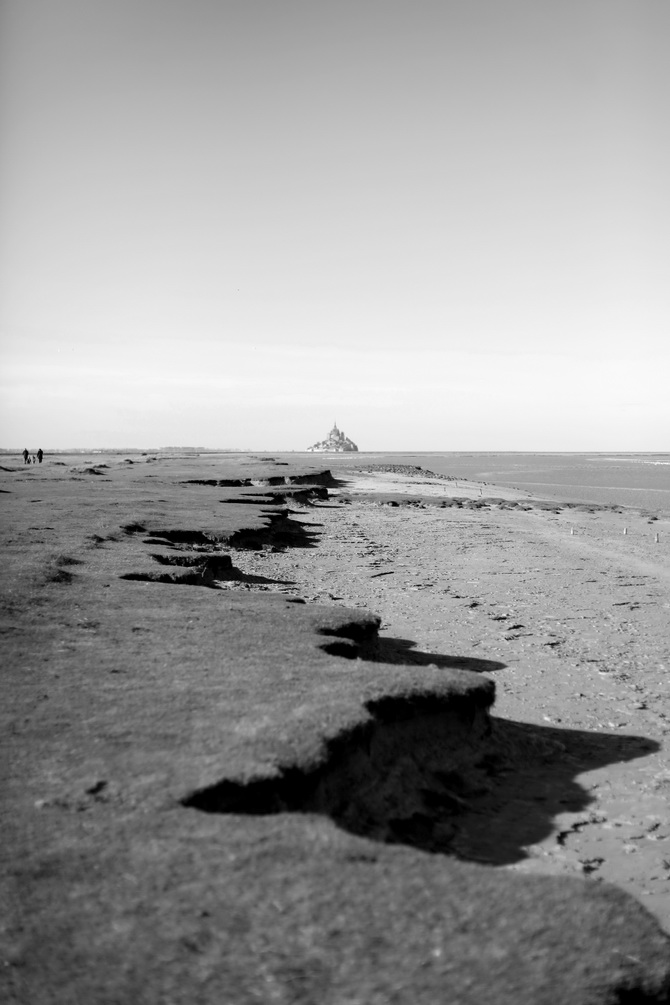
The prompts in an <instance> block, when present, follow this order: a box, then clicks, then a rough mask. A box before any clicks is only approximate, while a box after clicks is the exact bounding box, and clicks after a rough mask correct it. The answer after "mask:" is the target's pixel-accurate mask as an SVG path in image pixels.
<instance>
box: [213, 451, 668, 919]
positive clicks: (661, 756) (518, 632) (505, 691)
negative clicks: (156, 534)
mask: <svg viewBox="0 0 670 1005" xmlns="http://www.w3.org/2000/svg"><path fill="white" fill-rule="evenodd" d="M335 470H338V469H337V468H336V469H335ZM339 476H340V477H341V478H343V479H344V480H345V483H346V484H345V485H344V486H343V487H342V488H341V489H340V490H339V493H338V492H336V493H334V498H338V497H339V499H341V500H344V499H346V500H347V501H348V503H349V504H348V505H345V506H341V507H332V506H330V507H326V506H320V507H319V508H318V510H316V511H314V510H307V509H305V510H304V511H303V512H302V513H301V515H300V519H301V520H304V521H305V523H308V524H312V523H313V524H316V525H319V529H320V533H321V541H320V544H319V547H318V548H317V549H315V550H313V551H310V552H305V553H302V554H301V556H300V560H299V561H296V559H295V556H294V555H292V554H290V553H286V554H283V555H277V554H272V553H266V552H263V553H258V554H256V555H254V556H249V562H250V564H249V569H250V571H252V570H253V571H254V572H261V571H263V572H264V574H266V575H273V576H281V575H286V576H288V577H289V578H290V579H292V580H294V581H295V585H293V586H291V587H282V588H281V589H282V590H285V591H286V592H289V593H291V594H296V595H298V594H299V595H300V596H303V597H306V598H307V599H308V600H309V601H311V602H314V603H319V604H323V603H333V604H342V605H345V606H360V607H363V608H366V609H368V610H371V611H373V612H375V613H377V614H379V615H380V616H381V618H382V629H381V637H382V649H383V655H382V656H381V658H382V659H383V660H384V661H391V660H393V661H397V662H400V663H418V664H420V665H427V664H430V663H434V664H436V665H437V666H454V665H459V660H462V661H464V662H463V663H462V664H461V665H474V664H468V661H476V660H478V659H479V660H481V661H483V662H482V666H485V665H486V662H485V661H497V663H498V664H499V666H498V667H497V668H496V669H495V671H491V670H488V671H486V670H485V671H484V672H487V673H490V675H491V677H492V678H493V679H494V680H495V683H496V704H495V712H494V714H495V715H496V716H497V717H500V718H504V719H508V720H512V721H518V722H527V723H536V724H539V725H543V726H547V727H549V729H548V733H547V735H548V738H549V739H548V757H549V758H550V759H554V758H557V759H558V761H563V760H564V759H566V758H567V760H568V761H570V760H571V759H573V758H577V759H578V760H579V759H580V758H581V759H582V760H583V764H581V767H583V769H584V770H582V771H580V772H579V774H578V776H577V784H576V785H575V786H574V791H572V792H569V793H567V795H566V792H565V791H564V790H563V789H562V788H560V786H557V788H558V789H559V791H558V792H552V791H551V785H552V776H551V774H550V775H549V777H548V778H545V779H543V778H542V777H528V776H525V777H513V778H511V779H510V780H509V784H508V785H507V786H506V787H505V786H504V787H503V789H504V791H503V790H498V791H497V792H496V794H495V796H494V797H493V799H492V800H491V799H490V798H487V799H486V800H484V802H483V803H482V805H481V806H477V807H476V810H475V811H474V812H473V816H472V817H471V818H470V819H469V820H464V821H463V834H462V837H461V838H460V839H459V841H460V847H461V850H462V852H463V854H466V855H467V856H468V857H471V856H474V857H475V858H477V859H478V860H481V861H488V862H492V863H500V864H503V865H505V866H506V867H507V868H510V869H514V870H518V871H523V872H541V873H549V874H577V875H588V876H590V877H591V878H593V879H595V880H599V879H604V880H607V881H609V882H612V883H616V884H618V885H619V886H621V887H622V888H623V889H626V890H628V891H629V892H630V893H632V894H633V895H635V896H636V897H638V898H639V899H640V901H641V902H642V903H644V905H645V906H646V907H647V908H648V909H649V910H650V911H652V912H653V913H654V914H655V915H656V917H657V918H658V919H659V921H660V922H661V924H662V925H663V926H664V927H665V929H666V930H667V931H669V932H670V811H669V810H668V799H669V797H670V750H669V749H668V738H669V737H670V521H669V520H668V519H667V517H664V516H661V517H660V518H659V519H653V518H650V516H649V513H648V512H646V511H645V512H640V511H639V510H636V509H632V508H625V507H616V508H608V507H604V506H598V505H597V504H586V503H585V504H583V505H573V506H569V505H568V504H566V503H565V502H558V503H556V504H555V505H554V506H549V505H548V504H547V502H546V500H542V501H540V500H536V499H534V497H533V496H532V495H531V494H530V493H529V492H525V491H516V490H513V489H504V488H499V487H496V486H492V485H490V484H489V485H487V484H483V483H480V482H475V481H466V480H458V479H457V480H453V481H452V480H449V481H447V480H445V479H443V478H442V479H441V478H431V477H429V476H426V475H425V474H424V473H416V474H409V473H402V472H392V471H384V470H379V471H376V472H375V471H374V469H371V470H370V471H368V472H362V471H350V472H348V473H347V472H344V471H339ZM454 499H461V500H463V505H462V506H454V505H453V500H454ZM492 499H493V500H495V501H491V500H492ZM499 500H504V503H512V504H513V508H506V506H505V504H504V503H503V504H501V502H500V501H499ZM472 504H474V505H476V506H477V507H479V506H481V508H476V509H475V508H472V509H470V508H467V507H468V505H472ZM443 506H444V508H443ZM657 537H658V540H657ZM233 588H239V587H233ZM600 738H603V739H604V740H606V741H607V742H609V743H610V745H611V751H610V753H609V754H608V755H603V754H602V753H599V752H598V750H595V751H591V752H589V749H588V748H589V745H590V744H593V743H595V744H596V747H597V744H598V741H599V739H600ZM576 748H578V749H576ZM604 757H606V760H607V763H604V764H603V763H599V762H600V761H602V760H603V758H604ZM610 757H611V760H610ZM538 804H540V805H541V806H542V808H543V811H544V810H545V809H546V807H547V804H551V805H552V809H553V811H554V814H555V823H554V826H553V828H552V830H551V832H550V833H548V834H546V835H544V836H542V837H541V838H540V839H536V838H537V834H536V833H535V830H534V827H533V823H532V819H533V816H534V807H537V805H538ZM482 812H486V813H487V814H490V815H493V814H494V813H495V815H496V817H497V824H496V827H495V828H494V829H489V830H488V831H487V833H482V828H481V816H480V814H481V813H482ZM519 846H521V847H522V848H523V852H522V854H519V852H518V851H516V852H514V851H512V849H513V848H518V847H519Z"/></svg>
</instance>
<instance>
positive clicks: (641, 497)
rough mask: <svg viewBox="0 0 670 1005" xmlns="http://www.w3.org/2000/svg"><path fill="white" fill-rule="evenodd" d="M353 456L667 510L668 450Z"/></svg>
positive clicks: (545, 493)
mask: <svg viewBox="0 0 670 1005" xmlns="http://www.w3.org/2000/svg"><path fill="white" fill-rule="evenodd" d="M340 456H342V455H340ZM349 457H351V455H349ZM357 458H358V460H359V461H364V460H365V459H369V461H370V462H371V463H374V464H383V463H388V464H415V465H419V466H420V467H422V468H428V469H430V470H431V471H435V472H436V473H437V474H445V475H455V476H456V477H457V478H470V479H473V480H475V481H483V482H488V483H489V484H491V485H504V486H509V487H512V488H518V489H525V490H526V491H528V492H531V493H532V494H533V495H535V496H540V497H542V498H544V499H565V500H571V501H575V502H596V503H616V504H618V505H622V506H635V507H640V508H643V509H648V510H652V511H667V512H670V453H657V454H656V453H655V454H647V453H640V454H633V453H626V454H613V453H583V454H581V453H580V454H577V453H549V454H540V453H464V452H463V453H461V452H444V453H441V452H425V453H423V452H416V453H396V452H393V453H375V454H372V453H369V454H368V453H359V454H358V455H357Z"/></svg>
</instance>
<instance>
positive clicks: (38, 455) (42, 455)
mask: <svg viewBox="0 0 670 1005" xmlns="http://www.w3.org/2000/svg"><path fill="white" fill-rule="evenodd" d="M43 457H44V451H43V450H42V448H41V447H40V449H39V450H38V451H37V460H38V461H39V463H40V464H41V463H42V458H43Z"/></svg>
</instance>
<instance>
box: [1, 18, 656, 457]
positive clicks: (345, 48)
mask: <svg viewBox="0 0 670 1005" xmlns="http://www.w3.org/2000/svg"><path fill="white" fill-rule="evenodd" d="M669 52H670V4H668V2H667V0H429V2H428V0H404V2H399V0H2V2H1V3H0V66H1V67H2V69H1V70H0V73H1V79H0V91H1V96H0V113H1V116H2V120H1V137H2V149H1V161H0V219H1V220H2V227H1V230H0V270H1V271H0V275H1V279H0V336H1V342H0V364H1V375H0V399H1V401H0V446H5V447H19V448H23V446H24V445H26V446H28V448H29V449H31V450H35V449H37V447H38V446H42V447H43V448H44V449H49V448H57V447H72V446H79V447H114V446H140V447H141V446H152V447H160V446H165V445H193V446H206V447H221V448H225V447H237V448H250V449H254V450H256V449H277V450H279V449H286V450H291V449H296V450H301V449H304V448H305V447H307V446H308V445H309V444H310V443H313V442H315V441H316V440H319V439H322V438H323V436H325V435H326V433H327V432H328V430H329V429H330V427H331V425H332V422H333V419H337V422H338V425H339V426H340V428H342V429H344V431H345V432H346V433H347V435H349V436H350V437H351V438H352V439H354V440H355V441H356V442H357V443H358V444H359V446H360V447H361V449H367V450H667V449H669V444H670V390H669V386H668V385H669V382H670V381H669V378H670V282H669V279H670V181H669V180H670V114H669V111H668V110H669V108H670V59H669V58H668V53H669Z"/></svg>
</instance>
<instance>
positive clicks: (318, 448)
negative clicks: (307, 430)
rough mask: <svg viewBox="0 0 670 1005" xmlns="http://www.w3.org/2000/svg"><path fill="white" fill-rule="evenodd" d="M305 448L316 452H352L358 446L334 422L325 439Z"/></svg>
mask: <svg viewBox="0 0 670 1005" xmlns="http://www.w3.org/2000/svg"><path fill="white" fill-rule="evenodd" d="M307 450H308V451H310V452H311V453H318V454H323V453H336V454H345V453H353V452H354V451H356V450H358V447H357V446H356V444H355V443H354V441H353V440H350V439H349V437H348V436H345V435H344V433H343V432H341V430H339V429H338V428H337V422H335V423H334V424H333V428H332V429H331V431H330V432H329V433H328V436H327V437H326V439H325V440H320V441H319V443H315V444H314V446H313V447H307Z"/></svg>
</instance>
